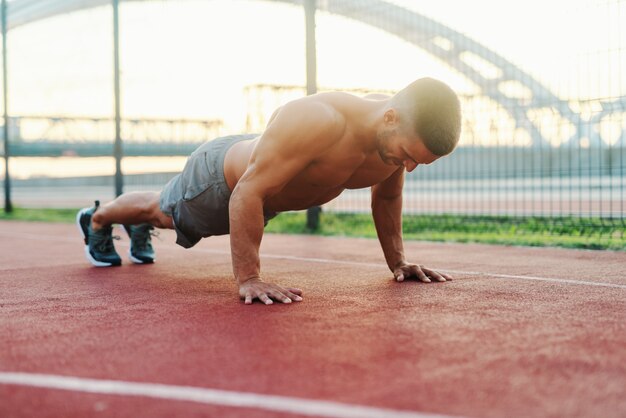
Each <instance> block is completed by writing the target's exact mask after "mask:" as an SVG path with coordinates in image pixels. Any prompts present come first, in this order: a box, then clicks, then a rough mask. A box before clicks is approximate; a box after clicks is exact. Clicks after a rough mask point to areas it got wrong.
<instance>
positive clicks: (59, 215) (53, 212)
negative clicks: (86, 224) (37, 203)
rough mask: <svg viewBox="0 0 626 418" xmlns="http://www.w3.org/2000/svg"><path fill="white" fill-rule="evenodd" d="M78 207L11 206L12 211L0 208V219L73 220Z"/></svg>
mask: <svg viewBox="0 0 626 418" xmlns="http://www.w3.org/2000/svg"><path fill="white" fill-rule="evenodd" d="M76 212H78V209H26V208H13V212H11V213H6V212H5V211H4V209H1V210H0V220H15V221H39V222H65V223H69V222H75V220H76Z"/></svg>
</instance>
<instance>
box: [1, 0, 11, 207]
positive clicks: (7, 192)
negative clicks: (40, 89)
mask: <svg viewBox="0 0 626 418" xmlns="http://www.w3.org/2000/svg"><path fill="white" fill-rule="evenodd" d="M2 75H3V77H2V78H3V81H2V83H3V96H4V97H3V100H4V211H5V212H6V213H11V212H13V204H12V203H11V176H10V175H9V156H10V152H9V111H8V102H9V101H8V92H7V86H8V82H7V80H8V77H7V2H6V0H2Z"/></svg>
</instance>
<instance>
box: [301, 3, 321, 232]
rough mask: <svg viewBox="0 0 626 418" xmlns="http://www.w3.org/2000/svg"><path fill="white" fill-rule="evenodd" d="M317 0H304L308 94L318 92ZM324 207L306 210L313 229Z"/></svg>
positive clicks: (308, 226) (315, 227)
mask: <svg viewBox="0 0 626 418" xmlns="http://www.w3.org/2000/svg"><path fill="white" fill-rule="evenodd" d="M316 3H317V0H305V1H304V20H305V22H306V23H305V24H306V94H307V95H311V94H315V93H317V56H316V50H315V9H316ZM321 211H322V208H321V207H319V206H315V207H312V208H309V209H307V211H306V219H307V221H306V225H307V228H309V229H311V230H314V231H315V230H317V229H319V223H320V212H321Z"/></svg>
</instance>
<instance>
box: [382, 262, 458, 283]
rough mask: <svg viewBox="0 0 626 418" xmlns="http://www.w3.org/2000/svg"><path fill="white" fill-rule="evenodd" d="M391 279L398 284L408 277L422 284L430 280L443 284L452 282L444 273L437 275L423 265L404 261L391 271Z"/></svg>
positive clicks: (450, 277)
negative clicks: (447, 281)
mask: <svg viewBox="0 0 626 418" xmlns="http://www.w3.org/2000/svg"><path fill="white" fill-rule="evenodd" d="M393 277H394V279H396V280H397V281H398V282H402V281H404V279H407V278H409V277H417V278H418V279H419V281H421V282H424V283H430V282H431V279H432V280H435V281H438V282H445V281H446V280H452V276H450V275H448V274H444V273H437V272H436V271H435V270H431V269H429V268H426V267H424V266H423V265H421V264H420V265H417V264H410V263H407V262H406V261H403V262H402V263H398V265H397V266H396V267H395V268H394V270H393Z"/></svg>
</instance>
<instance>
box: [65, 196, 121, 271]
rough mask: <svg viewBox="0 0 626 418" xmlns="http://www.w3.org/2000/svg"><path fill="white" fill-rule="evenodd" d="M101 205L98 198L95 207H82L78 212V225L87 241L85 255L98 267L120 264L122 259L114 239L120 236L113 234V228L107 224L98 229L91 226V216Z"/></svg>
mask: <svg viewBox="0 0 626 418" xmlns="http://www.w3.org/2000/svg"><path fill="white" fill-rule="evenodd" d="M99 206H100V201H98V200H96V204H95V206H94V207H92V208H84V209H81V210H79V211H78V213H77V214H76V225H78V229H79V231H80V233H81V234H82V236H83V240H84V242H85V256H86V257H87V260H89V261H90V262H91V264H93V265H94V266H96V267H109V266H119V265H121V264H122V259H121V258H120V256H119V254H118V253H117V252H116V251H115V247H114V246H113V240H114V239H118V238H119V237H114V236H113V228H112V227H111V226H107V227H105V228H102V229H99V230H97V231H94V230H93V229H92V228H91V217H92V215H93V214H94V212H95V211H96V210H98V207H99Z"/></svg>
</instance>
